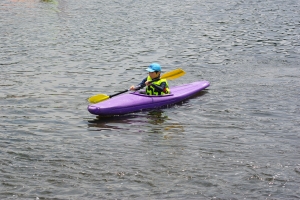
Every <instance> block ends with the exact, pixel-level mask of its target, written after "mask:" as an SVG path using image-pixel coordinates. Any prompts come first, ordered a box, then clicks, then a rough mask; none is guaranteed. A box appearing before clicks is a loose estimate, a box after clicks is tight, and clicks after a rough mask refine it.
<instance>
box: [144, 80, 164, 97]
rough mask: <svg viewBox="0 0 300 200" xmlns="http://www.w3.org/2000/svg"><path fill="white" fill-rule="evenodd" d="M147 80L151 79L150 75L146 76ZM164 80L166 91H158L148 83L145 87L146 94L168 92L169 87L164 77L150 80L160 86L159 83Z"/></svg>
mask: <svg viewBox="0 0 300 200" xmlns="http://www.w3.org/2000/svg"><path fill="white" fill-rule="evenodd" d="M147 81H152V79H151V77H150V76H148V77H147ZM163 82H165V83H166V91H165V92H164V91H159V90H157V89H156V88H155V87H153V86H152V85H149V86H147V87H146V94H147V95H165V94H170V88H169V85H168V82H167V80H166V79H159V80H157V81H154V82H152V84H155V85H158V86H160V84H161V83H163Z"/></svg>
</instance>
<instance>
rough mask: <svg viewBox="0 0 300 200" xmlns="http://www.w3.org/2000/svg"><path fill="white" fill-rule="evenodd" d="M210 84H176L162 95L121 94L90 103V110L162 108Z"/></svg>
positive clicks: (115, 112)
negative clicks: (168, 92)
mask: <svg viewBox="0 0 300 200" xmlns="http://www.w3.org/2000/svg"><path fill="white" fill-rule="evenodd" d="M209 85H210V84H209V82H208V81H197V82H193V83H188V84H184V85H179V86H174V87H171V88H170V90H171V93H170V94H167V95H161V96H152V95H151V96H149V95H146V94H143V93H141V92H140V91H135V92H131V93H126V94H121V95H118V96H115V97H112V98H111V99H108V100H106V101H102V102H99V103H96V104H92V105H89V106H88V111H89V112H90V113H91V114H94V115H101V116H107V115H124V114H127V113H133V112H138V111H142V110H148V109H155V108H161V107H165V106H168V105H173V104H176V103H178V102H181V101H183V100H185V99H188V98H190V97H192V96H193V95H195V94H197V93H198V92H200V91H201V90H203V89H205V88H207V87H208V86H209Z"/></svg>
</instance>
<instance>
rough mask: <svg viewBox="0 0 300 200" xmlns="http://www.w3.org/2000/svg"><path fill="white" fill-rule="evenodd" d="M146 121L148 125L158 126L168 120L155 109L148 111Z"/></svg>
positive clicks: (162, 113)
mask: <svg viewBox="0 0 300 200" xmlns="http://www.w3.org/2000/svg"><path fill="white" fill-rule="evenodd" d="M147 119H148V122H149V123H150V124H153V125H159V124H163V123H164V122H165V121H166V120H167V119H168V116H167V115H164V112H163V111H162V110H160V109H157V110H151V111H149V113H148V114H147Z"/></svg>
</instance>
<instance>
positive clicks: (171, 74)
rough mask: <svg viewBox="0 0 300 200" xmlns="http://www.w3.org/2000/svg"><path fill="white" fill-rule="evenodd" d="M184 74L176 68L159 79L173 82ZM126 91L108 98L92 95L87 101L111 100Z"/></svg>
mask: <svg viewBox="0 0 300 200" xmlns="http://www.w3.org/2000/svg"><path fill="white" fill-rule="evenodd" d="M184 74H185V71H183V70H182V69H180V68H178V69H175V70H172V71H170V72H167V73H164V74H163V75H162V76H161V77H160V78H161V79H168V80H174V79H176V78H179V77H181V76H183V75H184ZM128 91H129V90H128V89H127V90H124V91H121V92H118V93H116V94H113V95H109V96H108V95H106V94H97V95H94V96H92V97H90V98H89V99H88V101H89V102H90V103H98V102H101V101H104V100H106V99H109V98H112V97H114V96H117V95H119V94H123V93H125V92H128Z"/></svg>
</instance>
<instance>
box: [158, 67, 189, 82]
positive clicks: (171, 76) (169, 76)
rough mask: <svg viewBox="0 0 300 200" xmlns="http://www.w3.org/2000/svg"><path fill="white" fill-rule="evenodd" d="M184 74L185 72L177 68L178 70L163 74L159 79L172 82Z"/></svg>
mask: <svg viewBox="0 0 300 200" xmlns="http://www.w3.org/2000/svg"><path fill="white" fill-rule="evenodd" d="M184 74H185V71H183V70H182V69H180V68H178V69H175V70H173V71H170V72H167V73H164V74H163V75H162V76H161V78H164V79H168V80H173V79H176V78H179V77H181V76H183V75H184Z"/></svg>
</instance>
